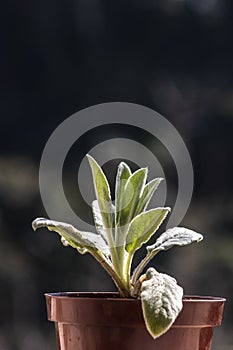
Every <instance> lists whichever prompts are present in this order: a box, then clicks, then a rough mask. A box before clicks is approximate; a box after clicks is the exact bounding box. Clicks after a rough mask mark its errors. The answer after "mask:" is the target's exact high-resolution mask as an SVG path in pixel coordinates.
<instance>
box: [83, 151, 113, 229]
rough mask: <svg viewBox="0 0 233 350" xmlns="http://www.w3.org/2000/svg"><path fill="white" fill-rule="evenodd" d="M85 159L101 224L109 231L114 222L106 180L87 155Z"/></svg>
mask: <svg viewBox="0 0 233 350" xmlns="http://www.w3.org/2000/svg"><path fill="white" fill-rule="evenodd" d="M87 158H88V161H89V164H90V167H91V171H92V177H93V182H94V187H95V194H96V198H97V201H98V204H99V209H100V212H101V215H102V218H103V223H104V226H105V228H108V229H109V228H111V227H112V226H113V224H114V221H115V220H114V213H113V208H112V201H111V194H110V188H109V184H108V180H107V179H106V177H105V175H104V173H103V171H102V169H101V168H100V166H99V165H98V164H97V162H96V161H95V160H94V159H93V158H92V157H91V156H90V155H87Z"/></svg>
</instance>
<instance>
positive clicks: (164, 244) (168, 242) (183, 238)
mask: <svg viewBox="0 0 233 350" xmlns="http://www.w3.org/2000/svg"><path fill="white" fill-rule="evenodd" d="M202 239H203V236H202V235H201V234H200V233H197V232H195V231H192V230H189V229H187V228H185V227H173V228H170V229H168V230H167V231H165V232H164V233H162V234H161V235H160V236H159V238H158V239H157V240H156V242H155V244H153V245H151V246H148V247H147V251H148V252H155V253H157V252H159V251H161V250H168V249H170V248H172V247H174V246H176V245H177V246H185V245H188V244H191V243H193V242H200V241H202Z"/></svg>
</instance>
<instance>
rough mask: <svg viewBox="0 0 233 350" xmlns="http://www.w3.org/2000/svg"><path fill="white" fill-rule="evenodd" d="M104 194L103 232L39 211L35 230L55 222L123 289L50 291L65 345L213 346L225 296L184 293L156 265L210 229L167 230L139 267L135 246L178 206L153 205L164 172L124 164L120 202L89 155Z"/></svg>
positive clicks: (99, 226)
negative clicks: (151, 173) (152, 173)
mask: <svg viewBox="0 0 233 350" xmlns="http://www.w3.org/2000/svg"><path fill="white" fill-rule="evenodd" d="M87 157H88V161H89V164H90V167H91V171H92V176H93V183H94V188H95V194H96V200H94V201H93V203H92V211H93V217H94V222H95V227H96V233H91V232H82V231H80V230H78V229H76V228H75V227H73V226H72V225H70V224H67V223H63V222H58V221H53V220H48V219H44V218H37V219H36V220H34V221H33V223H32V226H33V229H34V230H36V229H38V228H40V227H47V228H48V229H49V230H50V231H55V232H57V233H58V234H59V235H60V236H61V241H62V243H63V244H64V245H65V246H71V247H73V248H75V249H77V251H78V252H79V253H81V254H85V253H90V254H91V255H92V256H93V257H94V258H95V259H96V260H97V261H98V262H99V263H100V264H101V265H102V266H103V268H104V269H105V270H106V271H107V272H108V273H109V274H110V276H111V277H112V279H113V281H114V282H115V284H116V286H117V288H118V293H49V294H46V302H47V312H48V318H49V320H51V321H54V322H55V327H56V334H57V344H58V349H60V350H74V349H80V350H100V349H101V350H105V349H113V350H114V349H121V350H128V349H136V350H137V349H142V348H143V349H145V350H149V349H156V350H168V349H173V350H208V349H210V346H211V339H212V331H213V327H214V326H217V325H219V324H220V323H221V317H222V310H223V305H224V301H225V299H223V298H211V297H197V296H186V297H185V296H183V289H182V288H181V287H180V286H179V285H178V284H177V282H176V280H175V279H174V278H173V277H171V276H169V275H166V274H163V273H159V272H158V271H156V270H155V269H154V268H152V267H150V268H148V269H147V271H146V272H145V273H144V274H143V271H144V268H145V267H146V265H147V264H148V263H149V262H150V260H151V259H152V258H153V257H154V256H155V255H156V254H158V253H159V252H161V251H164V250H168V249H170V248H172V247H173V246H185V245H188V244H190V243H193V242H199V241H201V240H202V239H203V236H202V235H201V234H199V233H197V232H194V231H192V230H190V229H186V228H182V227H174V228H170V229H168V230H167V231H166V232H164V233H162V234H161V235H160V236H159V238H157V240H156V241H155V243H154V244H152V245H149V246H147V248H146V249H147V254H146V256H145V257H144V259H142V260H141V262H140V263H139V265H138V266H137V267H136V268H135V270H134V271H131V264H132V260H133V257H134V254H135V252H136V251H137V250H138V249H140V248H141V246H142V245H143V244H145V243H146V242H147V241H148V240H149V239H150V238H151V237H152V236H153V235H154V234H155V232H156V231H157V230H158V228H159V227H160V225H161V224H162V222H163V221H164V219H165V218H166V216H167V215H168V213H169V212H170V208H168V207H159V208H155V209H150V210H147V205H148V203H149V201H150V199H151V197H152V195H153V194H154V192H155V190H156V189H157V188H158V186H159V184H160V182H161V180H162V179H161V178H156V179H154V180H152V181H150V182H148V183H146V179H147V168H141V169H138V170H137V171H135V172H134V173H132V172H131V170H130V168H129V166H128V165H127V164H125V163H124V162H121V163H120V164H119V166H118V170H117V176H116V183H115V202H114V203H113V201H112V197H111V193H110V188H109V184H108V181H107V179H106V177H105V175H104V173H103V171H102V169H101V167H100V166H99V165H98V164H97V162H96V161H95V160H94V159H93V158H92V157H91V156H89V155H87Z"/></svg>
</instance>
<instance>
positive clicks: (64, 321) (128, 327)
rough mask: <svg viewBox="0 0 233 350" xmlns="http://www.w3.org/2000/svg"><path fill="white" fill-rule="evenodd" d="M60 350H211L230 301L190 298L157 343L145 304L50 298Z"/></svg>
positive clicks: (106, 296) (82, 296) (110, 298)
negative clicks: (215, 329) (146, 320)
mask: <svg viewBox="0 0 233 350" xmlns="http://www.w3.org/2000/svg"><path fill="white" fill-rule="evenodd" d="M45 296H46V303H47V312H48V319H49V320H50V321H54V322H55V328H56V337H57V345H58V349H59V350H132V349H134V350H137V349H138V350H139V349H140V350H142V349H143V350H153V349H154V350H209V349H210V347H211V340H212V333H213V327H215V326H219V325H220V324H221V319H222V312H223V306H224V302H225V299H223V298H213V297H199V296H186V297H184V300H183V305H184V306H183V309H182V311H181V313H180V315H179V317H178V318H177V320H176V321H175V323H174V324H173V326H172V327H171V328H170V330H169V331H168V332H167V333H165V334H164V335H162V336H161V337H159V338H158V339H156V340H153V338H152V337H151V336H150V335H149V333H148V332H147V330H146V328H145V325H144V320H143V316H142V310H141V304H140V300H135V299H122V298H120V297H119V295H118V294H117V293H52V294H46V295H45Z"/></svg>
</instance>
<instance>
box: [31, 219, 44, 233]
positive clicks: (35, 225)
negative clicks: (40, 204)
mask: <svg viewBox="0 0 233 350" xmlns="http://www.w3.org/2000/svg"><path fill="white" fill-rule="evenodd" d="M45 220H46V219H45V218H36V219H35V220H33V222H32V228H33V230H34V231H36V230H37V229H38V228H40V227H43V226H44V221H45Z"/></svg>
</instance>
